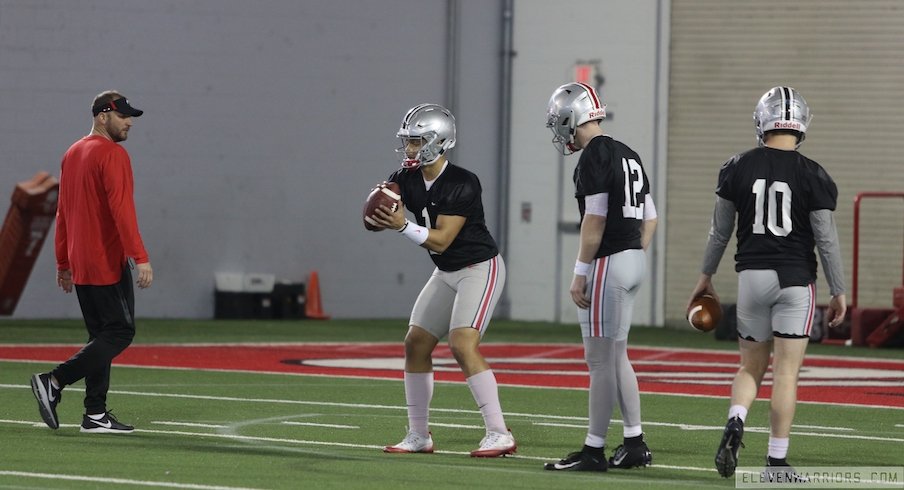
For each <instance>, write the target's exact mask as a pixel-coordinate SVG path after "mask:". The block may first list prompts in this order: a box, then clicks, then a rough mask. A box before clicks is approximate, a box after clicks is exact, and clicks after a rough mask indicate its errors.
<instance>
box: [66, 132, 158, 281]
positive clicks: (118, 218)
mask: <svg viewBox="0 0 904 490" xmlns="http://www.w3.org/2000/svg"><path fill="white" fill-rule="evenodd" d="M132 193H133V182H132V164H131V162H130V160H129V154H128V153H127V152H126V150H125V148H123V147H122V146H120V145H118V144H117V143H114V142H113V141H111V140H109V139H107V138H104V137H103V136H97V135H89V136H85V137H84V138H82V139H80V140H78V141H76V142H75V143H73V145H72V146H71V147H69V150H67V151H66V154H65V155H63V164H62V170H61V172H60V196H59V201H58V203H57V221H56V240H55V244H56V258H57V269H58V270H67V269H68V270H71V271H72V282H73V283H75V284H81V285H91V286H107V285H110V284H115V283H117V282H119V280H120V277H121V276H122V267H123V264H124V263H125V261H126V260H127V259H128V257H132V258H133V259H134V260H135V263H137V264H142V263H145V262H148V253H147V251H145V249H144V243H143V242H142V241H141V234H140V233H139V232H138V219H137V217H136V215H135V201H134V198H133V196H132Z"/></svg>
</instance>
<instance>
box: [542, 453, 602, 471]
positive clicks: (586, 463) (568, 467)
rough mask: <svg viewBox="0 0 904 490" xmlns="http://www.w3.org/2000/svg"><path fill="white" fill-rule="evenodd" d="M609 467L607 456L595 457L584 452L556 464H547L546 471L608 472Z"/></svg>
mask: <svg viewBox="0 0 904 490" xmlns="http://www.w3.org/2000/svg"><path fill="white" fill-rule="evenodd" d="M608 467H609V465H608V464H607V463H606V456H604V455H601V456H595V455H593V454H590V453H587V452H584V451H575V452H573V453H571V454H569V455H568V456H565V458H564V459H561V460H559V461H557V462H555V463H546V464H544V465H543V469H544V470H551V471H606V470H607V469H608Z"/></svg>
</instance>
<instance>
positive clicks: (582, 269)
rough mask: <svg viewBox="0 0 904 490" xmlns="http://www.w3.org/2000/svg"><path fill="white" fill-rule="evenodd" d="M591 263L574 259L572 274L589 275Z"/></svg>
mask: <svg viewBox="0 0 904 490" xmlns="http://www.w3.org/2000/svg"><path fill="white" fill-rule="evenodd" d="M590 268H591V264H588V263H587V262H581V261H580V260H575V261H574V274H575V275H576V276H589V275H590Z"/></svg>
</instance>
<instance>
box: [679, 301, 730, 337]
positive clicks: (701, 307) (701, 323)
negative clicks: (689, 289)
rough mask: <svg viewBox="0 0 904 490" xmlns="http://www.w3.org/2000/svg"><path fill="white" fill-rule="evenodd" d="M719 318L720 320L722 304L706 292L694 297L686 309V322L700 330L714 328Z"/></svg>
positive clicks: (704, 330)
mask: <svg viewBox="0 0 904 490" xmlns="http://www.w3.org/2000/svg"><path fill="white" fill-rule="evenodd" d="M720 320H722V305H720V304H719V301H718V300H717V299H716V298H714V297H712V296H710V295H708V294H704V295H703V296H700V297H698V298H696V299H695V300H694V301H693V302H691V307H690V308H689V309H688V310H687V322H688V323H690V324H691V326H692V327H694V328H696V329H697V330H700V331H701V332H709V331H710V330H712V329H714V328H716V326H717V325H719V321H720Z"/></svg>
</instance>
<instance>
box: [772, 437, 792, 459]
mask: <svg viewBox="0 0 904 490" xmlns="http://www.w3.org/2000/svg"><path fill="white" fill-rule="evenodd" d="M789 442H790V441H789V438H787V437H771V436H770V437H769V457H770V458H772V459H785V457H786V456H788V443H789Z"/></svg>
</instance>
